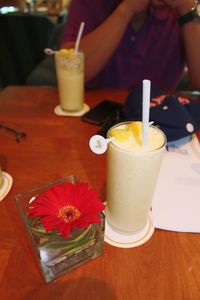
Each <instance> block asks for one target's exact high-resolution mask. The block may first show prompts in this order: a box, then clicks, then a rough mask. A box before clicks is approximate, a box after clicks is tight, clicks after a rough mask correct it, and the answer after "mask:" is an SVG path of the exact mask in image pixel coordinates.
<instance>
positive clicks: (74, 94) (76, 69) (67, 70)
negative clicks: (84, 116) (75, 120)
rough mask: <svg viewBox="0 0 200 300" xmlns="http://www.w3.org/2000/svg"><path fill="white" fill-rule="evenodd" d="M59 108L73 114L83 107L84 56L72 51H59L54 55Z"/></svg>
mask: <svg viewBox="0 0 200 300" xmlns="http://www.w3.org/2000/svg"><path fill="white" fill-rule="evenodd" d="M55 64H56V73H57V82H58V90H59V97H60V106H61V109H62V110H63V111H66V112H69V113H74V112H79V111H81V110H82V109H83V105H84V54H83V53H82V52H77V53H76V52H75V51H74V49H61V50H60V51H57V52H56V53H55Z"/></svg>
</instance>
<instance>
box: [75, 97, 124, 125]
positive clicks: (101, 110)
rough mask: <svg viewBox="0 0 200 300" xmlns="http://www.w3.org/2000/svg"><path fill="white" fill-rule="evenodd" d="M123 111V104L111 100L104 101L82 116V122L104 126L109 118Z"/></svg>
mask: <svg viewBox="0 0 200 300" xmlns="http://www.w3.org/2000/svg"><path fill="white" fill-rule="evenodd" d="M121 109H122V104H120V103H117V102H115V101H111V100H103V101H101V102H100V103H99V104H97V105H96V106H95V107H93V108H92V109H91V110H89V111H88V112H87V113H85V114H84V115H83V116H82V118H81V119H82V120H83V121H85V122H89V123H92V124H95V125H102V124H104V123H105V122H106V120H107V119H108V118H109V117H112V116H114V115H115V114H116V113H117V111H119V110H121Z"/></svg>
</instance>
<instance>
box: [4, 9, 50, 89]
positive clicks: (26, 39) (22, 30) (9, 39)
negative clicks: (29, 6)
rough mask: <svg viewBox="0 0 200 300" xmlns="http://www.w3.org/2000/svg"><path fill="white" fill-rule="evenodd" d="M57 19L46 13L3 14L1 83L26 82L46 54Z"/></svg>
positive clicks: (16, 83) (18, 83) (14, 83)
mask: <svg viewBox="0 0 200 300" xmlns="http://www.w3.org/2000/svg"><path fill="white" fill-rule="evenodd" d="M55 26H56V24H55V22H54V21H53V20H52V19H50V18H49V17H48V16H46V15H43V14H36V13H35V14H31V13H14V14H6V15H0V39H1V43H0V82H1V86H2V87H5V86H7V85H24V84H25V80H26V78H27V76H28V75H29V74H30V73H31V71H32V70H33V69H34V68H35V67H36V66H37V65H38V64H39V63H40V61H42V59H43V58H44V56H45V54H44V48H45V47H47V45H48V41H49V38H50V35H51V33H52V31H53V29H54V28H55Z"/></svg>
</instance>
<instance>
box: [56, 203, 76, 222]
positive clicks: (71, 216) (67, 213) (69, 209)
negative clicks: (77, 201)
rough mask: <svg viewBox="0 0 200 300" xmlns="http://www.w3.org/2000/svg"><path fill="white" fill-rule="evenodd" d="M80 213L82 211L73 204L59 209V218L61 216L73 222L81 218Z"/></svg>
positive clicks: (66, 220) (64, 219)
mask: <svg viewBox="0 0 200 300" xmlns="http://www.w3.org/2000/svg"><path fill="white" fill-rule="evenodd" d="M80 215H81V213H80V211H79V210H78V209H77V208H76V207H74V206H72V205H66V206H63V207H61V208H60V209H59V211H58V218H61V219H62V220H63V221H64V222H65V223H72V222H73V221H75V220H77V219H79V218H80Z"/></svg>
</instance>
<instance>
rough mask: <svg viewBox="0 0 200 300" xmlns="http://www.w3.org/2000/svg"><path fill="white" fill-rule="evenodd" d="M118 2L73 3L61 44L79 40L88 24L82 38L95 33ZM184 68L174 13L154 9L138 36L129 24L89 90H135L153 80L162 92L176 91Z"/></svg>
mask: <svg viewBox="0 0 200 300" xmlns="http://www.w3.org/2000/svg"><path fill="white" fill-rule="evenodd" d="M119 2H120V1H119V0H72V2H71V6H70V11H69V15H68V18H67V26H66V29H65V31H64V34H63V37H62V42H66V41H72V40H73V41H74V40H75V39H76V36H77V32H78V29H79V26H80V23H81V22H82V21H83V22H85V28H84V33H83V35H86V34H88V33H89V32H91V31H92V30H94V29H95V28H96V27H97V26H99V25H100V24H101V23H102V22H103V21H104V20H105V19H106V18H107V17H108V16H109V15H110V13H111V12H112V11H113V10H114V9H115V7H116V6H117V5H118V3H119ZM105 43H106V41H105ZM94 55H95V53H94ZM183 66H184V56H183V47H182V39H181V32H180V28H179V26H178V24H177V16H176V14H175V12H174V11H172V10H170V9H169V8H162V9H156V10H155V9H154V11H153V12H152V13H151V14H149V16H148V19H147V20H146V22H145V24H144V25H143V26H142V28H141V29H140V30H139V31H138V32H134V30H133V27H132V26H131V24H129V26H128V27H127V29H126V32H125V34H124V36H123V38H122V40H121V42H120V44H119V46H118V48H117V49H116V51H115V52H114V54H113V56H112V58H111V59H110V60H109V62H108V63H107V64H106V66H105V67H104V68H103V69H102V71H101V72H100V73H98V74H97V75H96V76H95V77H94V78H93V79H92V80H90V81H89V82H87V83H86V87H87V88H106V87H110V88H133V87H135V86H137V85H139V84H141V82H142V80H143V79H150V80H151V81H152V84H154V85H156V86H158V87H159V88H160V89H162V90H166V89H167V90H168V89H174V88H175V87H176V85H177V83H178V81H179V79H180V76H181V74H182V71H183Z"/></svg>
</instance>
